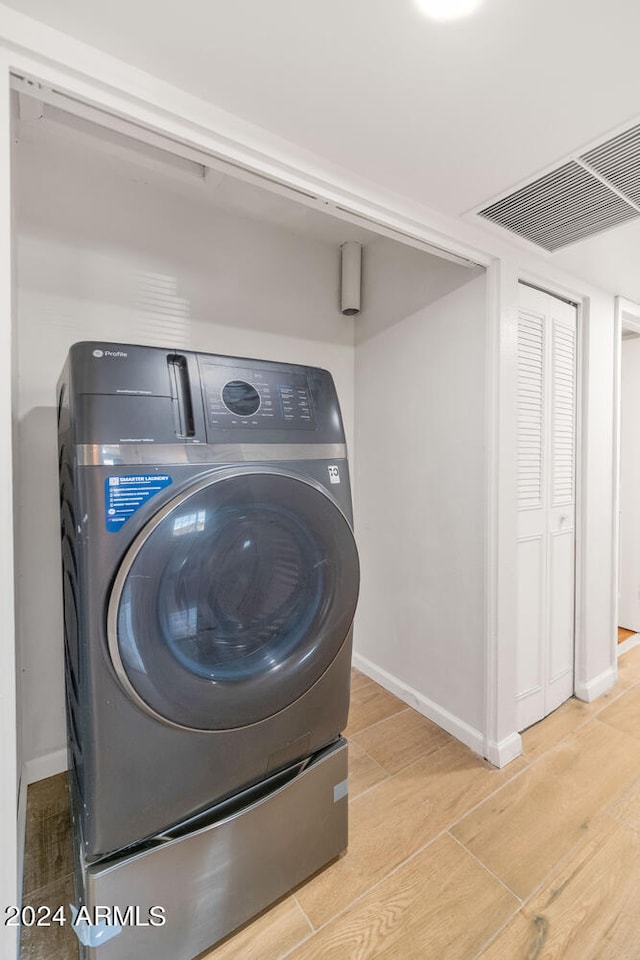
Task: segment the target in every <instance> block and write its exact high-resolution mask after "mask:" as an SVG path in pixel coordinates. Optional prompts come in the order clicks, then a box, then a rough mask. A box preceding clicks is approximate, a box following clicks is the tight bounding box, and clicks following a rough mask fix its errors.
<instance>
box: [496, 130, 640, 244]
mask: <svg viewBox="0 0 640 960" xmlns="http://www.w3.org/2000/svg"><path fill="white" fill-rule="evenodd" d="M479 216H481V217H484V218H485V219H486V220H490V221H491V222H493V223H496V224H498V225H499V226H501V227H504V228H505V229H506V230H510V231H511V232H512V233H516V234H518V235H519V236H521V237H524V238H525V239H526V240H529V241H531V242H532V243H535V244H537V245H538V246H540V247H543V248H544V249H545V250H548V251H549V252H553V251H555V250H559V249H561V248H562V247H565V246H568V244H570V243H575V242H576V241H578V240H584V239H586V238H587V237H591V236H594V235H595V234H597V233H601V232H602V231H603V230H608V229H609V228H610V227H616V226H620V225H621V224H624V223H628V222H629V221H631V220H635V219H637V218H638V217H640V126H635V127H633V128H631V129H630V130H626V131H624V132H623V133H620V134H618V135H617V136H615V137H613V138H612V139H610V140H607V141H606V142H605V143H602V144H600V145H599V146H597V147H594V148H593V149H591V150H588V151H587V152H586V153H584V154H582V155H581V156H579V157H576V158H575V159H571V160H569V161H568V162H567V163H565V164H563V165H562V166H561V167H559V168H558V169H557V170H552V171H551V173H547V174H545V175H544V176H543V177H539V178H538V179H537V180H534V181H532V182H531V183H529V184H527V185H526V186H524V187H520V188H519V189H518V190H515V191H513V193H510V194H507V196H505V197H502V198H501V199H500V200H497V201H496V202H495V203H492V204H490V205H489V206H487V207H485V208H484V209H483V210H480V211H479Z"/></svg>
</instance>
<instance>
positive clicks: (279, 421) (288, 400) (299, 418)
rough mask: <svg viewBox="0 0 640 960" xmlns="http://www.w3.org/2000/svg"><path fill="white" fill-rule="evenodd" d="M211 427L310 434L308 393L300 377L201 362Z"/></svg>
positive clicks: (291, 373)
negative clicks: (292, 430)
mask: <svg viewBox="0 0 640 960" xmlns="http://www.w3.org/2000/svg"><path fill="white" fill-rule="evenodd" d="M200 370H201V374H202V381H203V385H204V397H205V414H206V418H207V423H208V425H209V426H210V427H222V428H226V429H229V428H231V427H244V428H246V429H247V430H251V429H252V428H253V429H255V428H262V429H265V428H271V429H278V428H282V427H286V428H289V429H291V428H294V429H295V428H297V429H303V430H313V429H314V427H315V418H314V412H313V404H312V401H311V391H310V389H309V383H308V380H307V377H306V376H305V374H303V373H295V372H292V371H287V372H286V373H279V372H277V371H274V370H266V369H265V370H261V369H259V368H255V367H254V368H252V369H243V368H240V367H228V366H219V365H216V364H210V363H206V362H202V360H201V362H200Z"/></svg>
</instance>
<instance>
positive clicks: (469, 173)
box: [5, 0, 640, 300]
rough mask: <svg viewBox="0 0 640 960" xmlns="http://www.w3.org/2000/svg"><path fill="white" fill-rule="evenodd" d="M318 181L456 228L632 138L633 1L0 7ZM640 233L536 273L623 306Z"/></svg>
mask: <svg viewBox="0 0 640 960" xmlns="http://www.w3.org/2000/svg"><path fill="white" fill-rule="evenodd" d="M5 2H6V3H7V5H8V6H10V7H13V8H15V9H16V10H19V11H20V12H22V13H25V14H28V15H30V16H33V17H35V18H36V19H38V20H42V21H43V22H45V23H47V24H49V25H51V26H54V27H57V28H58V29H61V30H63V31H65V32H66V33H69V34H71V35H73V36H75V37H77V38H79V39H82V40H84V41H86V42H88V43H91V44H93V45H95V46H96V47H99V48H101V49H103V50H105V51H107V52H108V53H111V54H113V55H115V56H118V57H120V58H121V59H123V60H125V61H128V62H130V63H134V64H135V65H137V66H139V67H141V68H143V69H146V70H148V71H149V72H151V73H154V74H157V75H160V76H162V77H163V78H164V79H166V80H168V81H169V82H172V83H174V84H175V85H177V86H179V87H182V88H183V89H185V90H187V91H189V92H191V93H194V94H196V95H198V96H200V97H204V98H205V99H207V100H209V101H211V102H212V103H214V104H216V105H217V106H219V107H222V108H224V109H226V110H228V111H230V112H232V113H235V114H237V115H238V116H240V117H242V118H244V119H246V120H249V121H251V122H253V123H255V124H258V125H260V126H262V127H264V128H266V129H268V130H269V131H271V132H272V133H275V134H278V135H279V136H281V137H284V138H287V139H288V140H290V141H292V142H293V143H296V144H297V145H299V146H302V147H304V148H306V149H307V150H311V151H313V152H314V153H316V154H317V155H319V156H321V157H323V158H326V159H327V160H328V161H330V162H331V163H334V164H339V165H340V166H342V167H344V168H347V169H350V170H353V171H355V172H357V173H358V174H359V175H361V176H365V177H367V178H368V179H369V180H372V181H375V182H377V183H378V184H380V185H382V186H384V187H385V188H388V189H390V190H393V191H395V192H396V193H401V194H404V195H406V196H409V197H411V198H412V199H414V200H416V201H418V202H420V203H421V204H426V205H427V206H430V207H432V208H434V209H436V210H440V211H442V212H445V213H447V214H450V215H453V216H462V215H464V214H466V213H468V212H469V211H470V210H471V209H473V208H476V207H478V206H480V205H483V204H484V203H486V202H487V201H489V200H491V199H493V198H494V197H495V196H497V195H499V194H502V193H504V192H506V191H507V190H509V189H510V188H511V187H513V186H515V185H516V184H518V183H520V182H522V181H525V180H528V179H530V178H532V177H533V176H535V175H536V174H537V173H539V172H540V171H542V170H545V169H546V168H549V167H551V166H552V165H555V164H556V163H558V162H559V161H561V160H563V159H564V158H565V157H566V156H568V155H569V154H574V153H576V152H577V151H579V150H582V149H583V148H584V147H587V146H589V145H591V144H592V143H593V142H596V141H599V140H601V139H604V138H605V137H606V136H608V135H610V134H611V133H613V132H615V131H616V130H617V129H618V128H621V127H623V126H627V125H631V124H632V123H633V122H637V120H638V116H639V115H640V96H639V95H638V84H637V64H636V60H637V38H638V36H639V35H640V4H638V3H636V2H635V0H608V2H607V3H603V2H602V0H485V2H484V5H483V8H482V9H481V10H480V12H479V13H477V14H476V15H475V16H473V17H472V18H470V19H469V20H466V21H455V22H450V23H435V22H430V21H428V20H426V19H424V18H423V17H422V16H421V15H420V14H419V13H418V11H417V8H416V6H415V3H414V0H181V2H180V3H175V0H109V2H108V3H105V2H104V0H99V2H98V0H55V3H51V0H5ZM639 241H640V224H631V225H627V226H625V227H620V228H617V229H615V230H612V231H610V232H608V233H607V234H604V235H601V236H600V237H597V238H595V239H591V240H586V241H583V242H581V243H579V244H576V245H574V246H573V247H571V248H568V249H567V250H565V251H564V252H561V253H556V254H553V255H552V257H551V258H550V259H551V260H552V262H554V263H557V264H558V265H559V266H562V267H565V268H568V269H571V271H572V272H574V273H577V274H579V275H582V276H586V277H588V278H589V279H591V280H593V281H595V282H597V283H599V284H600V285H602V286H603V287H605V288H607V289H610V290H612V291H613V292H616V293H621V294H623V295H624V296H627V297H629V298H631V299H636V300H640V277H639V276H638V274H639V271H637V269H635V268H634V255H635V251H636V250H637V249H638V242H639Z"/></svg>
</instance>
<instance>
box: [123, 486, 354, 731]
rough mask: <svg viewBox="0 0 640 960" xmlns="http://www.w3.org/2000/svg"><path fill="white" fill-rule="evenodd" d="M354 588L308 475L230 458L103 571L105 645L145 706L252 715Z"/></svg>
mask: <svg viewBox="0 0 640 960" xmlns="http://www.w3.org/2000/svg"><path fill="white" fill-rule="evenodd" d="M358 587H359V566H358V554H357V550H356V546H355V542H354V539H353V534H352V532H351V528H350V526H349V523H348V521H347V519H346V518H345V516H344V514H343V513H342V512H341V511H340V509H339V508H338V507H337V505H336V504H335V502H334V501H333V500H331V498H330V497H329V496H328V495H327V494H326V493H325V492H324V490H323V488H322V487H321V486H320V485H319V484H316V483H315V481H313V480H307V479H302V478H298V477H295V476H293V475H291V474H287V473H285V472H282V471H280V470H277V469H275V468H274V469H271V470H270V469H261V470H260V471H259V472H257V471H255V469H252V468H250V469H246V470H243V469H242V468H232V469H231V468H230V469H227V470H220V471H217V472H216V473H214V474H211V475H210V476H208V477H207V478H205V479H202V480H200V481H199V482H198V483H197V484H194V485H193V486H191V487H189V488H188V489H187V490H186V491H184V492H183V493H182V494H179V495H178V496H177V497H175V498H174V499H173V500H171V501H169V503H167V504H166V505H165V506H164V507H163V508H162V509H161V510H160V511H159V512H158V514H156V516H155V517H154V518H153V519H152V520H150V521H149V523H148V524H147V525H146V526H145V527H144V528H143V529H142V530H141V531H140V533H139V534H138V536H137V537H136V539H135V540H134V541H133V543H132V544H131V547H130V548H129V550H128V552H127V554H126V555H125V557H124V560H123V562H122V565H121V567H120V569H119V572H118V574H117V576H116V579H115V582H114V586H113V590H112V593H111V597H110V601H109V607H108V612H107V633H108V641H109V650H110V653H111V659H112V662H113V664H114V667H115V669H116V671H117V673H118V675H119V677H120V680H121V682H122V683H123V685H124V687H125V689H126V690H127V691H128V693H129V694H130V695H131V696H132V698H133V699H134V700H135V701H136V702H138V704H139V705H140V706H141V707H143V709H145V710H146V711H147V712H149V713H151V714H152V715H153V716H155V717H157V718H160V719H162V720H164V721H166V722H168V723H171V724H174V725H177V726H180V727H187V728H190V729H197V730H228V729H233V728H235V727H241V726H246V725H247V724H250V723H256V722H257V721H259V720H262V719H264V718H266V717H269V716H272V715H273V714H275V713H277V712H279V711H280V710H282V709H284V708H285V707H286V706H288V705H289V704H290V703H293V701H295V700H297V699H298V698H299V697H300V696H302V694H304V693H305V692H306V691H307V690H308V689H309V688H310V687H311V686H312V685H313V684H314V683H315V681H316V680H318V679H319V677H321V676H322V674H323V673H324V672H325V670H326V669H327V667H328V666H329V665H330V664H331V663H332V661H333V660H334V659H335V657H336V655H337V654H338V652H339V650H340V648H341V647H342V644H343V643H344V641H345V639H346V637H347V634H348V632H349V628H350V627H351V623H352V620H353V615H354V612H355V607H356V602H357V596H358Z"/></svg>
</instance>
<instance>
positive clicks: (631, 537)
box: [618, 337, 640, 631]
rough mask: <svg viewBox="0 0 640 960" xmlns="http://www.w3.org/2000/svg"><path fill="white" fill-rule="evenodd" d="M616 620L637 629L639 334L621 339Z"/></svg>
mask: <svg viewBox="0 0 640 960" xmlns="http://www.w3.org/2000/svg"><path fill="white" fill-rule="evenodd" d="M621 367H622V378H621V390H620V593H619V607H618V622H619V625H620V626H621V627H627V628H628V629H629V630H635V631H638V630H640V428H639V424H640V337H638V338H635V337H634V338H633V339H628V340H623V341H622V364H621Z"/></svg>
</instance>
